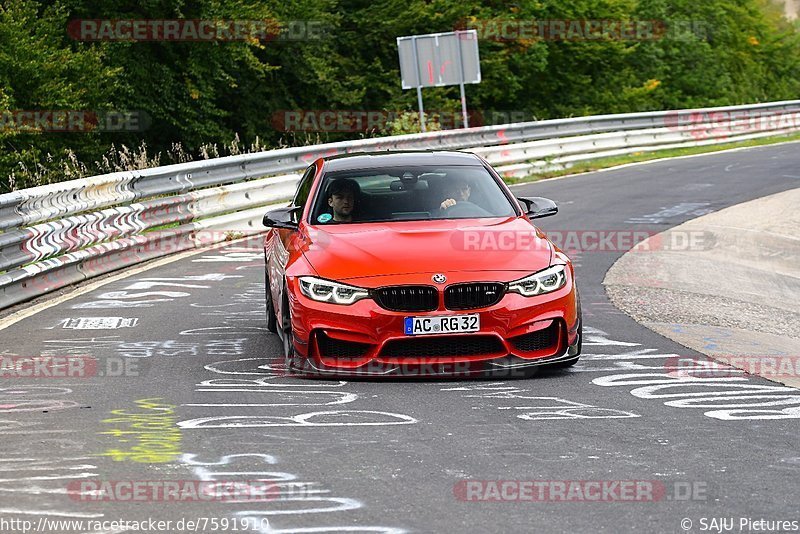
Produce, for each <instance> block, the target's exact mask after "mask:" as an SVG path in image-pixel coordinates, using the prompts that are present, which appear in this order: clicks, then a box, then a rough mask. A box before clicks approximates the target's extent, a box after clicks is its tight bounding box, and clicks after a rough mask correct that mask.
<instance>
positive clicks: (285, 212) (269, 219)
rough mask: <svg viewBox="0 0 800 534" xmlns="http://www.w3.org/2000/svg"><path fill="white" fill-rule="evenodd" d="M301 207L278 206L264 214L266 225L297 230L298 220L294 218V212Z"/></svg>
mask: <svg viewBox="0 0 800 534" xmlns="http://www.w3.org/2000/svg"><path fill="white" fill-rule="evenodd" d="M298 209H300V208H299V207H297V206H292V207H289V208H278V209H276V210H271V211H268V212H267V214H266V215H264V221H263V223H264V226H266V227H267V228H282V229H284V230H297V222H296V221H295V220H294V213H295V212H296V211H297V210H298Z"/></svg>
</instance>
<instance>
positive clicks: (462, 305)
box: [444, 282, 505, 310]
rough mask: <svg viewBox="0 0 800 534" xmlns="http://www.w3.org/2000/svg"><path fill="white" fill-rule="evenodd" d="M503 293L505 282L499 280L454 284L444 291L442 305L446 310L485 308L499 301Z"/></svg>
mask: <svg viewBox="0 0 800 534" xmlns="http://www.w3.org/2000/svg"><path fill="white" fill-rule="evenodd" d="M504 294H505V284H501V283H499V282H471V283H467V284H454V285H452V286H448V288H447V289H446V290H445V292H444V306H445V308H447V309H448V310H471V309H474V308H485V307H487V306H493V305H494V304H497V303H498V302H500V299H502V298H503V295H504Z"/></svg>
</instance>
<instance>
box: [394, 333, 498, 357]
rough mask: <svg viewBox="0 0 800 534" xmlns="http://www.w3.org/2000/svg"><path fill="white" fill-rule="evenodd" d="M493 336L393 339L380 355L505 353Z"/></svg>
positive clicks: (427, 355) (437, 355) (416, 355)
mask: <svg viewBox="0 0 800 534" xmlns="http://www.w3.org/2000/svg"><path fill="white" fill-rule="evenodd" d="M505 351H506V349H505V347H504V346H503V343H502V341H500V340H499V339H498V338H496V337H495V336H480V335H466V336H455V335H450V336H440V337H419V338H409V339H393V340H391V341H389V342H387V343H386V345H384V347H383V349H382V350H381V353H380V356H383V357H386V358H443V357H453V356H479V355H482V354H486V355H491V354H498V353H505Z"/></svg>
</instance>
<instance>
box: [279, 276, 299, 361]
mask: <svg viewBox="0 0 800 534" xmlns="http://www.w3.org/2000/svg"><path fill="white" fill-rule="evenodd" d="M281 314H282V315H281V317H282V319H283V335H282V336H281V337H282V338H283V364H284V368H285V370H286V373H287V374H292V373H294V372H295V370H296V369H297V367H298V366H297V354H296V353H295V351H294V333H293V331H292V312H291V310H290V309H289V293H288V290H287V288H286V286H285V285H284V286H283V306H282V307H281Z"/></svg>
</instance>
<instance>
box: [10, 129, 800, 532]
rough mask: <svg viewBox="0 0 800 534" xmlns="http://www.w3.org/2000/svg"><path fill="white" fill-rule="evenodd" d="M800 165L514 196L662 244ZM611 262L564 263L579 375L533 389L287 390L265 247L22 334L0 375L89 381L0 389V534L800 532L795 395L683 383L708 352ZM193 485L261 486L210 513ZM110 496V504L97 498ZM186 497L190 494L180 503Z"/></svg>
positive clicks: (782, 162) (583, 224) (576, 228)
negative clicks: (39, 371)
mask: <svg viewBox="0 0 800 534" xmlns="http://www.w3.org/2000/svg"><path fill="white" fill-rule="evenodd" d="M799 148H800V144H797V143H789V144H782V145H776V146H772V147H760V148H754V149H748V150H737V151H730V152H720V153H716V154H711V155H705V156H702V157H691V158H684V159H674V160H665V161H659V162H654V163H650V164H646V165H633V166H628V167H624V168H619V169H615V170H610V171H606V172H599V173H591V174H585V175H579V176H573V177H568V178H563V179H555V180H546V181H542V182H538V183H532V184H524V185H519V186H514V187H513V191H514V192H515V193H516V194H518V195H520V196H525V195H528V196H543V197H548V198H552V199H553V200H555V201H556V202H557V203H558V205H559V214H558V215H557V216H555V217H551V218H547V219H543V220H541V221H537V223H538V225H539V226H540V227H541V228H542V229H543V230H544V231H545V232H548V233H551V232H552V233H553V234H558V235H561V236H578V237H576V238H575V239H577V241H580V239H581V237H580V236H593V237H592V239H595V236H600V235H606V234H607V233H608V232H616V233H621V234H626V233H627V234H631V235H632V234H633V233H636V232H638V233H646V234H649V235H653V234H655V233H658V232H662V231H664V230H667V229H669V228H671V227H674V226H677V225H679V224H681V223H683V222H685V221H687V220H690V219H694V218H696V217H698V216H701V215H704V214H707V213H711V212H715V211H719V210H721V209H723V208H726V207H729V206H732V205H736V204H739V203H742V202H746V201H749V200H752V199H755V198H760V197H763V196H767V195H770V194H774V193H778V192H781V191H786V190H789V189H794V188H797V187H800V174H799V173H798V170H797V169H799V168H800V149H799ZM565 245H569V243H565ZM566 248H569V247H568V246H567V247H566ZM601 248H602V250H582V251H580V252H578V253H576V254H571V257H572V259H573V261H574V263H575V266H576V277H577V282H578V286H579V289H580V293H581V300H582V306H583V317H584V321H585V328H584V334H585V339H584V342H583V356H582V358H581V361H580V363H579V364H578V365H576V366H575V367H572V368H570V369H568V370H559V371H543V372H541V373H540V374H539V375H538V376H536V377H535V378H529V379H515V378H509V379H498V380H462V379H414V380H391V381H387V380H384V381H370V380H347V381H344V380H342V381H339V380H310V379H302V378H296V377H292V376H286V375H285V374H284V373H283V371H282V367H281V366H282V362H283V356H282V345H281V342H280V340H279V339H278V337H277V336H275V335H273V334H270V333H268V332H267V331H266V328H265V325H264V271H263V268H264V258H263V250H262V243H261V238H260V237H258V238H252V239H247V240H240V241H237V242H233V243H230V244H228V245H226V246H224V247H218V248H215V249H213V250H207V251H201V252H199V253H196V254H192V255H185V256H184V257H181V259H178V260H177V261H173V262H170V263H166V264H162V265H159V266H156V267H154V268H152V269H149V270H145V271H139V272H136V273H135V274H132V275H131V276H128V277H125V278H121V279H119V278H116V279H113V281H110V282H109V283H107V284H105V285H102V286H101V287H96V288H94V289H92V290H90V291H88V292H83V293H81V294H78V295H76V296H75V297H74V298H71V299H68V300H64V301H63V302H59V303H58V304H56V305H54V306H51V307H49V308H46V309H43V310H42V311H40V312H38V313H36V314H34V315H31V316H29V317H26V318H24V319H22V320H19V321H17V322H15V323H14V324H10V325H7V326H6V328H4V329H2V330H0V339H1V340H2V342H1V343H0V356H2V357H3V358H4V361H14V360H13V359H14V358H17V359H20V358H26V357H40V356H52V357H65V356H69V357H85V359H86V362H90V363H91V365H92V366H94V368H93V370H92V372H91V373H84V374H87V375H89V376H76V375H72V376H68V377H62V378H59V377H43V376H40V377H36V378H32V377H31V378H25V377H17V378H9V377H4V378H3V379H2V381H0V435H2V443H3V454H2V456H1V457H0V521H5V522H6V523H3V525H5V526H3V528H0V531H2V532H21V531H22V528H21V527H22V526H23V525H27V523H23V522H24V521H29V522H31V524H32V525H33V527H41V528H45V527H47V528H49V529H50V530H49V531H51V532H136V531H140V532H141V531H144V532H148V531H150V532H156V531H158V530H156V529H155V528H153V529H151V530H147V529H142V530H137V528H138V527H141V525H139V526H138V527H137V526H136V525H131V524H127V525H126V524H125V523H124V522H125V521H127V522H133V521H142V520H144V521H150V520H152V521H164V522H166V521H171V522H172V523H171V524H170V525H168V527H169V528H165V529H164V530H162V531H164V532H184V531H199V532H225V531H228V532H233V531H235V529H234V526H235V527H237V529H238V531H240V532H241V531H251V532H252V531H259V532H287V533H288V532H376V533H377V532H384V533H389V532H392V533H396V532H643V531H649V532H686V531H698V532H699V531H718V530H717V529H716V528H715V527H714V525H719V526H720V527H721V526H722V525H723V523H721V522H719V523H713V521H722V520H723V519H724V520H725V521H733V522H734V523H735V524H734V525H733V528H734V529H733V530H732V531H734V532H737V531H741V532H756V531H758V526H759V523H757V522H758V521H761V520H763V521H765V522H763V523H760V525H762V526H769V525H770V524H772V525H775V524H776V523H777V522H781V521H789V522H790V523H791V522H792V521H794V524H795V525H797V520H798V519H800V517H798V507H797V487H798V482H797V481H798V477H799V476H800V447H798V443H800V425H799V424H798V423H800V391H798V390H797V389H795V388H791V387H787V386H784V385H781V384H778V383H774V382H769V381H767V380H765V379H763V378H759V377H756V376H752V375H747V374H745V373H741V372H739V373H737V372H729V373H722V374H720V375H714V374H713V373H708V372H698V373H694V374H693V373H691V372H683V373H678V372H676V369H678V368H680V370H682V371H686V370H687V369H688V370H689V371H691V368H692V365H694V363H693V362H696V364H697V365H698V366H702V363H703V362H704V361H705V360H706V357H705V356H702V355H700V354H699V353H696V352H693V351H692V350H689V349H687V348H685V347H683V346H681V345H679V344H677V343H675V342H672V341H670V340H668V339H666V338H664V337H661V336H660V335H658V334H656V333H654V332H652V331H650V330H648V329H646V328H645V327H643V326H641V325H639V324H638V323H636V322H635V321H634V320H633V319H631V318H630V317H628V316H627V315H625V314H624V313H622V312H621V311H619V310H618V309H616V308H615V307H614V306H613V305H612V304H611V303H610V301H609V300H608V298H607V296H606V293H605V290H604V287H603V285H602V282H603V278H604V276H605V274H606V272H607V271H608V270H609V268H610V267H611V266H612V264H613V263H614V262H615V261H616V260H617V259H618V258H619V257H620V256H621V255H622V254H623V253H624V252H625V250H624V246H615V245H614V244H613V243H612V244H611V245H610V246H607V247H601ZM398 254H402V251H398ZM776 291H779V289H778V288H776ZM70 361H72V360H70ZM167 482H170V483H176V484H177V485H178V486H174V485H173V486H169V485H168V484H166V483H167ZM201 483H207V485H208V484H214V483H218V488H223V489H224V488H229V487H232V486H233V485H235V484H241V486H240V489H241V488H243V487H247V488H250V489H251V490H252V488H253V487H255V486H257V484H258V483H266V484H268V486H269V487H268V491H267V492H266V495H265V496H264V495H262V496H258V495H254V494H252V492H248V491H242V492H241V494H237V495H227V496H222V497H219V498H216V499H210V498H205V497H207V495H205V494H203V488H207V485H206V486H203V485H202V484H201ZM137 484H138V485H137ZM103 487H104V488H105V489H108V488H113V489H114V490H115V491H116V493H113V494H111V495H109V494H108V493H106V494H105V497H102V496H99V495H100V494H99V493H98V491H97V490H98V489H99V488H103ZM175 487H179V488H180V490H181V492H182V493H181V494H180V495H178V496H177V497H176V494H175V493H172V494H170V495H167V494H165V491H164V490H165V488H173V489H174V488H175ZM120 488H123V489H125V491H119V490H120ZM137 488H138V489H139V490H141V491H139V492H138V493H137V492H136V489H137ZM142 488H145V489H142ZM128 490H130V491H128ZM193 490H197V493H195V496H194V497H193V496H192V494H191V491H193ZM167 493H168V492H167ZM792 503H794V504H792ZM42 521H44V523H42ZM58 521H78V523H73V524H72V525H71V526H70V525H66V524H63V523H62V524H60V528H56V527H55V526H54V525H56V524H57V523H55V522H58ZM112 521H118V523H117V524H112V523H111V522H112ZM120 521H121V522H120ZM179 521H184V522H183V523H181V524H178V522H179ZM213 521H216V523H213ZM741 521H749V523H742V522H741ZM80 522H83V523H80ZM98 522H99V523H98ZM102 522H106V523H105V524H103V523H102ZM190 522H194V523H193V524H192V525H193V526H194V528H189V526H191V525H190V524H189V523H190ZM770 522H771V523H770ZM98 524H99V525H100V528H98ZM164 525H165V526H167V525H166V523H165V524H164ZM215 525H216V527H215ZM151 526H152V524H151ZM223 527H224V528H223ZM245 527H247V529H245ZM253 527H257V528H255V530H254V529H253ZM687 527H688V528H687ZM704 527H705V528H704ZM740 527H741V528H740ZM784 527H785V528H783V529H782V530H780V529H779V530H773V531H791V530H792V527H791V525H789V526H786V525H784ZM736 529H738V530H736ZM31 531H32V530H31ZM40 531H48V530H40ZM761 531H762V532H764V531H766V529H762V530H761Z"/></svg>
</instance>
